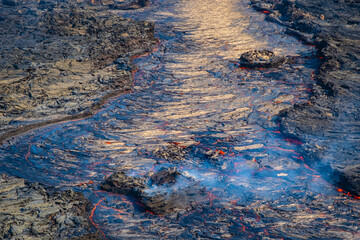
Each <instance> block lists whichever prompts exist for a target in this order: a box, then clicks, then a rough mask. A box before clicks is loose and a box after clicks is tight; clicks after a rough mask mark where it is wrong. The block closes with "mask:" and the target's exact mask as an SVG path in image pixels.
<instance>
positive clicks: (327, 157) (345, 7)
mask: <svg viewBox="0 0 360 240" xmlns="http://www.w3.org/2000/svg"><path fill="white" fill-rule="evenodd" d="M252 4H253V6H254V7H255V8H256V9H258V10H261V11H267V12H268V13H269V14H268V15H267V19H268V20H271V21H275V22H277V23H280V24H282V25H284V26H286V27H287V28H288V33H290V34H292V35H295V36H297V37H299V38H300V39H301V40H303V41H304V42H305V43H309V44H313V45H315V46H316V48H317V51H318V56H319V58H320V59H321V61H322V64H321V66H320V68H319V70H318V71H317V75H316V78H315V79H316V81H317V85H315V86H314V89H313V95H312V97H311V99H310V101H309V103H307V104H299V105H296V106H295V107H294V108H292V109H288V110H285V111H283V112H282V113H281V114H280V123H281V125H280V127H281V131H282V132H283V133H284V134H286V135H288V137H293V138H296V139H300V140H301V141H302V142H303V143H304V144H303V145H302V146H301V149H302V153H303V154H304V155H305V156H306V161H307V163H308V164H309V165H312V166H313V167H314V168H317V169H318V171H319V172H321V173H322V174H323V176H326V177H327V179H328V180H330V181H333V182H334V183H335V184H337V185H338V186H339V187H341V188H343V189H345V190H347V191H351V192H353V193H356V194H358V195H360V174H359V165H360V157H359V156H360V141H359V132H360V124H359V119H360V94H359V93H360V67H359V66H360V48H359V46H360V25H359V23H360V17H359V10H360V5H359V3H358V1H350V0H349V1H347V0H346V1H327V0H320V1H316V2H315V1H310V0H293V1H289V0H277V1H273V0H265V1H264V0H262V1H260V0H252Z"/></svg>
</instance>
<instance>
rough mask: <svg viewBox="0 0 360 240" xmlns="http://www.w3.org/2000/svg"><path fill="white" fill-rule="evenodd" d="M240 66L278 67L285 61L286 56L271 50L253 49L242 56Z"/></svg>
mask: <svg viewBox="0 0 360 240" xmlns="http://www.w3.org/2000/svg"><path fill="white" fill-rule="evenodd" d="M239 60H240V66H242V67H247V68H254V69H256V68H270V67H277V66H279V65H281V64H283V63H284V62H285V57H279V56H275V54H274V53H273V52H272V51H269V50H252V51H249V52H245V53H243V54H242V55H241V56H240V59H239Z"/></svg>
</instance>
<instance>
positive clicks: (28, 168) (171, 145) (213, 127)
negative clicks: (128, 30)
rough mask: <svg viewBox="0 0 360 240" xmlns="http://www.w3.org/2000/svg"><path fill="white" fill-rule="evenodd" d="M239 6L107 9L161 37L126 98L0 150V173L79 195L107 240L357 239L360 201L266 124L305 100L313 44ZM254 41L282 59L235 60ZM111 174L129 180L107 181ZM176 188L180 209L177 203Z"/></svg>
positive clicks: (179, 2)
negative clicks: (244, 63) (267, 64)
mask: <svg viewBox="0 0 360 240" xmlns="http://www.w3.org/2000/svg"><path fill="white" fill-rule="evenodd" d="M248 4H249V1H247V0H241V1H239V0H221V1H220V0H205V1H204V0H202V1H200V0H159V1H157V2H156V3H154V4H151V5H150V6H149V7H147V8H144V9H138V10H134V11H132V12H128V11H117V13H118V14H119V15H121V16H123V17H131V18H133V19H136V20H150V21H153V22H155V24H156V29H155V31H156V34H157V37H158V38H159V42H158V44H157V46H156V48H155V49H154V51H153V52H149V53H148V54H145V55H142V56H137V57H136V58H134V59H132V61H133V64H134V65H135V66H136V67H137V68H136V70H134V71H133V78H134V79H133V81H134V82H133V83H134V85H133V87H132V91H131V93H130V92H129V93H126V94H123V95H122V96H119V97H117V98H114V99H112V101H110V102H107V103H105V104H104V106H103V107H102V108H101V109H100V110H99V111H98V112H97V113H96V114H94V115H93V116H91V117H89V118H86V119H81V120H77V121H72V122H67V123H62V124H58V125H56V126H55V127H54V126H53V127H51V128H48V129H42V130H36V131H34V132H32V133H29V134H28V135H26V136H20V137H18V138H17V139H16V140H14V141H13V142H12V144H9V145H7V146H2V148H1V150H0V151H1V152H0V154H1V156H2V157H1V158H2V159H3V160H4V162H6V165H1V166H0V169H1V171H3V172H7V173H10V174H14V175H15V174H16V175H17V176H20V177H22V178H25V179H27V180H29V181H37V182H40V183H45V184H47V185H50V186H54V187H57V188H60V189H67V188H72V189H74V190H76V191H80V192H82V193H84V195H85V196H86V197H87V198H88V199H90V201H91V202H92V203H93V206H94V208H93V209H92V210H91V212H90V213H89V214H90V216H89V220H90V221H91V222H92V224H93V225H94V226H95V227H96V228H97V229H98V230H99V231H100V232H101V235H103V237H104V238H106V239H127V238H135V239H147V238H148V239H166V238H169V239H175V238H177V239H194V238H196V239H205V238H206V239H208V238H213V239H310V238H312V239H356V238H357V237H359V231H360V226H359V221H358V220H359V214H360V205H359V201H358V199H359V197H356V196H351V195H350V193H344V191H343V190H341V189H336V188H334V187H333V186H332V185H331V184H330V183H328V182H326V181H325V180H322V179H321V177H320V176H319V174H318V170H317V169H313V168H311V166H308V165H306V164H305V162H304V157H303V156H301V154H300V153H299V152H298V147H299V146H301V145H303V144H304V143H303V142H301V141H299V140H296V139H290V138H287V137H286V138H284V136H281V134H280V130H279V126H278V124H277V121H276V120H277V116H278V114H279V113H280V112H281V111H282V110H284V109H287V108H289V107H292V106H293V105H294V104H296V103H303V102H306V101H307V100H308V99H309V86H311V84H312V83H313V82H314V80H313V79H312V75H313V72H314V70H315V69H316V68H317V67H318V59H317V58H316V57H314V56H315V55H316V53H315V50H314V48H313V47H311V46H308V45H304V44H302V43H301V42H300V41H298V40H297V39H295V38H293V37H291V36H288V35H286V34H285V29H284V28H283V27H281V26H278V25H276V24H275V23H271V22H266V21H265V20H264V18H265V16H264V14H261V13H257V12H255V11H254V10H252V9H250V8H249V6H248ZM264 13H265V14H269V13H268V12H264ZM256 49H270V50H272V51H273V52H275V53H276V54H278V55H283V56H285V55H289V56H292V57H293V60H292V61H289V62H286V63H284V64H283V65H281V66H278V67H276V68H268V69H249V68H244V67H239V65H238V64H237V59H238V58H239V56H240V55H241V54H242V53H244V52H246V51H249V50H256ZM29 163H30V164H29ZM163 169H171V170H173V172H172V173H173V174H174V175H171V177H173V176H175V177H173V178H171V177H168V176H167V177H168V178H169V179H170V180H169V179H167V181H168V182H165V183H164V184H163V183H162V182H161V181H158V182H156V181H157V180H158V179H157V178H155V177H154V175H155V176H156V174H158V173H159V172H161V171H162V170H163ZM174 169H175V170H174ZM115 172H121V173H124V175H121V177H119V179H121V178H122V179H125V178H126V181H127V182H126V183H127V184H129V185H131V184H134V185H135V186H136V187H133V188H131V189H126V191H125V190H124V189H121V188H120V187H119V188H116V186H120V185H121V184H120V183H121V182H120V183H118V185H116V184H115V183H114V184H113V185H111V183H108V182H107V183H108V184H109V186H110V185H111V187H109V188H105V187H104V182H105V181H106V179H109V177H110V176H113V173H115ZM110 178H111V177H110ZM159 178H160V177H159ZM174 179H175V180H174ZM119 181H120V180H119ZM124 181H125V180H124ZM129 182H130V183H129ZM159 182H161V183H159ZM136 184H137V185H136ZM114 186H115V187H114ZM189 186H190V187H189ZM191 187H193V188H194V189H195V190H196V191H195V190H194V189H191V190H194V191H195V193H193V192H191V194H188V196H187V195H186V191H190V190H189V188H191ZM109 189H110V190H109ZM203 193H205V194H203ZM340 193H341V194H340ZM342 193H344V194H342ZM184 194H185V195H184ZM190 195H191V196H190ZM164 196H166V197H164ZM173 196H179V198H181V199H184V205H183V206H181V207H177V206H175V207H174V206H173V205H172V204H174V202H176V199H175V200H174V199H173ZM194 196H195V197H194ZM191 197H193V198H191ZM189 198H191V200H189ZM152 204H153V205H152ZM169 205H171V206H172V207H171V208H170V207H168V206H169ZM151 206H155V207H156V208H155V207H154V209H152V208H151ZM162 208H164V209H166V211H164V212H165V213H164V214H160V213H158V212H156V211H159V212H161V211H160V210H163V209H162ZM159 209H160V210H159ZM168 209H171V210H173V211H168Z"/></svg>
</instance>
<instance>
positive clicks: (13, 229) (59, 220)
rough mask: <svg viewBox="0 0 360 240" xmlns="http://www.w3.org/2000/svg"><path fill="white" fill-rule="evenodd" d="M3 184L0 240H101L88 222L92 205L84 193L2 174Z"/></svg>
mask: <svg viewBox="0 0 360 240" xmlns="http://www.w3.org/2000/svg"><path fill="white" fill-rule="evenodd" d="M0 184H1V190H0V222H1V224H0V238H1V239H70V238H72V239H101V234H99V233H98V232H97V231H95V230H96V229H95V228H94V227H93V226H92V224H91V222H90V221H89V219H88V217H89V213H90V210H91V208H92V206H91V203H90V202H89V201H88V200H87V199H85V198H84V196H83V195H82V194H81V193H76V192H73V191H72V190H67V191H64V192H58V191H54V190H52V189H45V188H44V187H43V186H41V185H39V184H34V183H33V184H30V183H27V182H25V181H24V180H23V179H20V178H14V177H9V176H6V175H3V174H1V175H0Z"/></svg>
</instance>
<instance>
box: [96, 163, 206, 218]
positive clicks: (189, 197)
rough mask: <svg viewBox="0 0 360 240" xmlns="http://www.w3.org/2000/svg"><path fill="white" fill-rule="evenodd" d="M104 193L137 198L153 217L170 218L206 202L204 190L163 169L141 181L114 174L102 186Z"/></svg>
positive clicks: (122, 173)
mask: <svg viewBox="0 0 360 240" xmlns="http://www.w3.org/2000/svg"><path fill="white" fill-rule="evenodd" d="M101 188H102V189H103V190H106V191H109V192H114V193H120V194H126V195H129V196H133V197H135V198H137V199H138V200H139V201H140V202H141V203H142V204H143V205H144V207H145V208H146V209H149V210H150V211H152V212H154V213H155V214H161V215H169V214H172V213H176V212H177V211H178V210H181V209H187V208H189V207H191V206H192V204H195V203H196V204H199V203H201V202H205V201H206V200H207V194H206V191H205V190H206V189H205V187H202V186H200V184H199V182H197V181H195V180H194V179H191V178H188V177H185V176H183V175H182V174H181V173H180V172H178V171H177V170H176V168H163V169H160V170H159V171H157V172H155V173H154V172H151V173H149V174H148V175H146V176H142V177H131V176H128V175H127V174H126V173H125V172H116V173H113V174H112V175H111V176H110V177H109V178H107V179H106V181H105V182H104V183H103V184H102V185H101Z"/></svg>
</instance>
